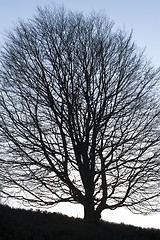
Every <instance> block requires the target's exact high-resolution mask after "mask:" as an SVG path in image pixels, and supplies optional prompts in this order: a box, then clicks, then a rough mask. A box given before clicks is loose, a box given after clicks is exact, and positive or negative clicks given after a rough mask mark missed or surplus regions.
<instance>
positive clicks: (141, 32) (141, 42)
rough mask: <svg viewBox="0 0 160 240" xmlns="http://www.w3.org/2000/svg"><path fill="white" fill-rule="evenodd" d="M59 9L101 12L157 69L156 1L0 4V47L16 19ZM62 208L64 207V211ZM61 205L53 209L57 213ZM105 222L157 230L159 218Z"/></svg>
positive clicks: (109, 216)
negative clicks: (130, 37)
mask: <svg viewBox="0 0 160 240" xmlns="http://www.w3.org/2000/svg"><path fill="white" fill-rule="evenodd" d="M54 4H55V5H57V6H61V5H64V7H65V8H67V9H69V10H73V11H83V12H84V13H88V12H91V11H95V12H99V11H101V12H105V13H106V14H107V15H108V17H109V18H110V19H111V20H113V21H114V22H115V28H120V29H123V28H124V29H125V30H126V31H127V32H128V33H129V32H130V31H131V30H133V40H134V41H135V42H136V44H137V46H138V47H139V48H140V49H141V50H142V49H144V48H145V55H146V57H147V59H150V60H151V61H152V63H153V65H154V66H156V67H159V66H160V44H159V43H160V14H159V12H160V1H159V0H152V1H151V0H135V1H130V0H121V1H120V0H112V1H110V0H98V1H96V0H81V1H75V0H55V1H51V0H27V1H25V0H0V43H1V44H3V38H4V32H5V31H6V30H12V29H13V27H14V26H15V25H16V22H17V21H18V19H21V20H24V21H26V20H27V19H29V18H32V17H33V15H34V14H36V8H37V6H41V7H43V6H50V7H52V6H54ZM65 206H66V207H65ZM65 206H64V205H63V211H64V212H65V213H66V214H71V215H72V213H71V207H70V205H65ZM61 209H62V205H60V206H58V207H57V211H61ZM72 209H73V212H74V214H75V216H77V215H78V216H83V209H82V208H81V207H77V206H74V207H72ZM102 216H103V218H104V219H106V220H107V221H117V222H125V223H130V224H135V225H139V226H143V227H144V226H146V227H156V228H160V224H159V219H160V214H155V215H152V216H149V217H148V216H147V217H143V216H140V215H132V214H130V213H128V211H127V212H126V211H125V210H121V209H120V210H117V211H113V212H111V211H104V213H103V214H102Z"/></svg>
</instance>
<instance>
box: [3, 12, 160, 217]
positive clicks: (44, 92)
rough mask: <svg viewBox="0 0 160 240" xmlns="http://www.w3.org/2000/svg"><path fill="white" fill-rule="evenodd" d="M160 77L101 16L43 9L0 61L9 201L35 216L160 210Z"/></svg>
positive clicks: (19, 30)
mask: <svg viewBox="0 0 160 240" xmlns="http://www.w3.org/2000/svg"><path fill="white" fill-rule="evenodd" d="M159 79H160V75H159V70H155V69H154V68H153V67H152V66H151V64H150V63H149V62H148V61H146V60H145V57H144V55H143V53H140V52H139V51H138V50H137V47H136V45H135V44H134V42H133V41H132V34H126V33H125V32H124V31H121V30H118V31H114V30H113V23H112V22H111V21H110V20H108V18H107V17H105V16H102V15H100V14H90V15H83V14H82V13H74V12H70V11H67V10H65V9H64V8H55V9H49V8H45V9H40V8H39V10H38V13H37V14H36V15H35V17H34V18H33V19H31V20H29V21H28V22H19V24H17V27H16V28H15V29H14V30H13V31H12V32H9V33H8V34H7V39H6V43H5V45H4V47H3V49H2V51H1V54H0V136H1V137H0V140H1V142H0V144H1V152H0V154H1V155H0V164H1V173H3V186H4V188H3V193H5V194H6V195H7V196H8V197H9V196H10V197H15V198H17V199H19V200H23V201H25V202H29V203H31V204H34V205H37V206H52V205H54V204H57V203H59V202H73V203H80V204H82V205H83V206H84V218H85V219H86V220H98V219H99V218H100V214H101V212H102V211H103V210H104V209H116V208H118V207H123V206H124V207H127V208H128V209H130V210H132V211H135V212H143V213H148V212H150V211H152V210H156V209H157V208H158V204H159V200H158V197H159V193H160V188H159V177H160V176H159V164H160V160H159V157H160V150H159V144H160V122H159V116H160V105H159V98H158V91H157V89H158V88H159Z"/></svg>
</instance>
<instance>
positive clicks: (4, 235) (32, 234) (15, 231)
mask: <svg viewBox="0 0 160 240" xmlns="http://www.w3.org/2000/svg"><path fill="white" fill-rule="evenodd" d="M105 239H106V240H135V239H136V240H159V239H160V230H156V229H142V228H138V227H133V226H130V225H129V226H127V225H124V224H113V223H107V222H101V223H100V224H99V225H94V226H93V225H90V224H86V222H84V221H83V220H81V219H75V218H69V217H67V216H64V215H61V214H56V213H46V212H40V211H38V212H34V211H26V210H20V209H11V208H9V207H7V206H2V205H0V240H105Z"/></svg>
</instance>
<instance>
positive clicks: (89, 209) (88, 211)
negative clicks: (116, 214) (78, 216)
mask: <svg viewBox="0 0 160 240" xmlns="http://www.w3.org/2000/svg"><path fill="white" fill-rule="evenodd" d="M100 218H101V214H100V213H98V212H97V211H96V210H95V209H94V205H93V204H92V203H88V204H85V205H84V220H85V221H86V222H88V223H92V224H98V223H100Z"/></svg>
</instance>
